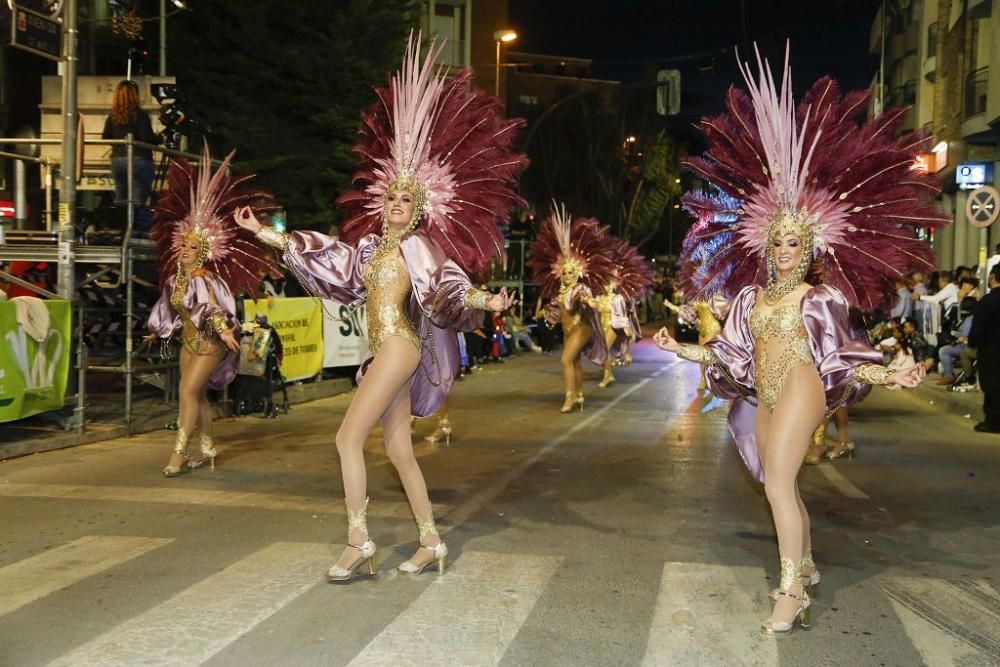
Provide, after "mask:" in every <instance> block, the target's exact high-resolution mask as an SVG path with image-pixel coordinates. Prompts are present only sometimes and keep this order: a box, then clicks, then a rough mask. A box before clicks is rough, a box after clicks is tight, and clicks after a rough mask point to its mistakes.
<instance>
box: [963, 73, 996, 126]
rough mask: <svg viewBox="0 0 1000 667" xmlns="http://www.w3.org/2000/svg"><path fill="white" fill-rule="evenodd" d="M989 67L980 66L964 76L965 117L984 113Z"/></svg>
mask: <svg viewBox="0 0 1000 667" xmlns="http://www.w3.org/2000/svg"><path fill="white" fill-rule="evenodd" d="M989 82H990V68H989V67H981V68H979V69H977V70H976V71H974V72H971V73H970V74H969V76H967V77H965V117H966V118H969V117H971V116H975V115H976V114H981V113H986V94H987V89H988V87H989Z"/></svg>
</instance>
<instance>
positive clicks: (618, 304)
mask: <svg viewBox="0 0 1000 667" xmlns="http://www.w3.org/2000/svg"><path fill="white" fill-rule="evenodd" d="M630 324H631V320H630V318H629V313H628V306H627V305H626V304H625V297H623V296H622V295H621V294H615V295H614V297H613V298H612V299H611V328H612V329H628V328H629V325H630Z"/></svg>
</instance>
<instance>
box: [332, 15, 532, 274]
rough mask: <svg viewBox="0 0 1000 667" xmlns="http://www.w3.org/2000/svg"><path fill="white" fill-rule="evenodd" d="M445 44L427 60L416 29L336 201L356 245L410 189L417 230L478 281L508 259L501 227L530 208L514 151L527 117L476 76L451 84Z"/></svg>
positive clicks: (522, 160)
mask: <svg viewBox="0 0 1000 667" xmlns="http://www.w3.org/2000/svg"><path fill="white" fill-rule="evenodd" d="M443 47H444V44H443V43H438V44H435V43H434V42H433V41H432V42H431V44H430V47H429V49H428V51H427V55H426V57H424V58H423V59H421V57H420V36H419V35H417V36H416V37H414V35H413V34H412V33H411V35H410V41H409V45H408V46H407V49H406V55H405V56H404V58H403V67H402V69H401V70H400V71H399V72H397V73H395V74H393V75H392V76H391V77H390V79H389V86H388V87H386V88H377V89H376V91H375V94H376V95H377V97H378V100H377V101H376V102H375V104H373V105H372V107H371V108H370V109H368V111H366V112H364V113H363V114H362V126H361V135H362V138H361V141H360V143H358V144H357V145H356V146H355V147H354V152H355V153H356V154H357V156H358V157H359V159H360V162H359V165H358V171H357V172H356V173H355V175H354V182H355V184H356V186H357V189H356V190H354V191H351V192H348V193H346V194H344V195H342V196H341V197H340V198H339V199H338V200H337V203H338V205H340V206H342V207H344V209H346V212H347V219H346V220H345V222H344V225H343V230H342V237H343V239H344V240H345V241H347V242H349V243H356V242H357V240H358V239H360V238H361V237H362V236H364V235H366V234H371V233H381V229H382V222H383V215H384V199H385V196H386V194H387V193H389V192H390V191H393V190H409V191H411V192H412V194H413V196H414V200H415V204H416V209H415V213H414V219H413V222H412V223H411V225H421V226H423V227H424V228H425V229H426V231H427V233H428V234H429V235H430V237H431V238H432V239H434V241H436V242H437V243H438V245H440V246H441V248H442V249H444V251H445V253H446V254H447V255H448V256H449V257H450V258H451V259H452V260H454V261H455V262H457V263H458V264H459V265H460V266H461V267H462V268H463V269H464V270H465V271H466V272H468V273H470V275H478V274H480V273H482V272H483V271H484V270H485V269H486V268H487V267H488V266H489V263H490V260H491V259H492V258H494V257H497V256H500V255H502V253H503V237H502V235H501V233H500V230H499V229H498V226H497V223H498V222H499V221H503V220H506V218H507V215H508V213H509V212H510V210H511V208H513V207H514V206H523V205H526V204H525V203H524V201H523V200H522V199H521V198H520V197H519V196H518V195H517V194H516V193H515V191H514V187H513V186H514V182H515V180H516V178H517V176H518V174H519V173H520V172H521V170H523V169H524V167H525V166H527V164H528V160H527V158H526V157H525V156H524V155H522V154H519V153H515V152H514V151H513V149H512V146H513V144H514V138H515V135H516V133H517V130H518V129H520V128H521V127H522V126H523V125H524V121H523V120H520V119H514V120H509V119H504V118H503V117H502V115H501V108H500V104H499V101H498V100H497V99H495V98H493V97H490V96H488V95H486V94H484V93H483V92H482V91H480V90H478V89H477V88H475V87H474V86H472V85H471V83H470V77H471V76H472V72H471V70H468V69H466V70H462V71H461V72H459V74H458V75H457V76H454V77H452V78H447V77H445V76H444V74H443V70H442V69H441V68H438V69H435V66H434V60H435V59H436V57H437V56H438V54H439V53H440V52H441V49H442V48H443Z"/></svg>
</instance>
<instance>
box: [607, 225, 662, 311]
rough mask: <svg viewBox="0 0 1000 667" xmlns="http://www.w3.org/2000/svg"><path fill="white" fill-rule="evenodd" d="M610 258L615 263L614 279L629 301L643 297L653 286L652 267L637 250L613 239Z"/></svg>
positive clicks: (619, 240) (627, 243) (626, 243)
mask: <svg viewBox="0 0 1000 667" xmlns="http://www.w3.org/2000/svg"><path fill="white" fill-rule="evenodd" d="M611 256H612V257H613V258H614V261H615V267H614V269H613V272H614V278H615V280H617V281H618V291H619V292H621V294H622V296H624V297H625V298H626V299H628V300H629V301H637V300H639V299H641V298H642V297H644V296H645V295H646V293H647V292H649V290H650V289H651V288H652V286H653V266H652V265H651V264H650V262H649V260H648V259H646V258H645V257H643V256H642V253H640V252H639V249H638V248H636V247H635V246H634V245H632V244H631V243H629V242H628V241H624V240H621V239H613V242H612V244H611ZM605 289H606V288H605Z"/></svg>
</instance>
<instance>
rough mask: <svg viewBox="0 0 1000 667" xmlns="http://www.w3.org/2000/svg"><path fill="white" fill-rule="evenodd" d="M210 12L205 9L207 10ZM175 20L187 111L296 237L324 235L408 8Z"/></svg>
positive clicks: (406, 1) (310, 3) (234, 6)
mask: <svg viewBox="0 0 1000 667" xmlns="http://www.w3.org/2000/svg"><path fill="white" fill-rule="evenodd" d="M209 4H210V6H209ZM191 5H192V7H193V10H192V11H187V12H181V13H179V14H177V15H175V16H173V17H171V19H170V21H171V24H170V31H169V53H170V58H169V61H168V62H169V64H170V68H171V70H172V71H173V72H174V73H176V75H177V81H178V89H179V91H180V95H182V96H183V97H184V98H185V99H186V102H185V110H186V111H187V112H188V113H189V114H191V115H192V116H193V117H194V118H196V119H197V120H198V121H199V122H200V123H201V124H203V125H206V126H208V127H210V128H211V132H210V133H209V137H208V138H209V143H210V144H212V146H213V148H214V149H215V151H216V152H221V151H228V150H230V149H232V148H237V149H238V153H237V163H238V168H239V169H240V170H241V171H245V172H250V173H255V174H256V175H257V178H258V182H259V184H260V185H261V186H262V187H266V188H268V189H270V190H272V191H273V192H274V194H275V196H276V197H277V199H278V201H279V203H280V204H281V205H282V206H284V207H285V208H286V210H287V212H288V221H289V223H290V225H291V226H293V227H316V228H320V229H324V230H325V228H326V226H328V225H329V223H330V222H331V221H333V220H334V217H335V216H334V213H333V210H332V204H333V200H334V199H335V198H336V197H337V196H338V195H339V194H340V193H342V192H343V191H344V190H345V189H347V188H348V187H349V184H350V177H351V174H352V172H353V168H354V167H353V165H354V160H353V156H352V155H351V153H350V148H351V146H352V145H353V144H354V142H355V141H356V139H357V129H358V126H359V124H360V112H361V110H362V109H364V108H366V107H367V106H369V105H370V104H371V103H372V102H373V101H374V100H375V96H374V94H373V93H372V90H371V87H372V85H376V84H377V85H381V84H384V83H385V81H386V74H387V72H389V71H391V70H393V69H395V68H396V66H397V65H398V63H399V61H400V58H401V56H402V53H403V49H404V47H405V45H406V38H407V35H408V34H409V31H410V29H411V27H415V26H416V22H417V17H418V14H417V5H416V3H415V2H414V1H413V0H335V1H334V0H296V1H295V2H273V0H211V2H210V3H207V2H206V3H201V4H199V3H191Z"/></svg>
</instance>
